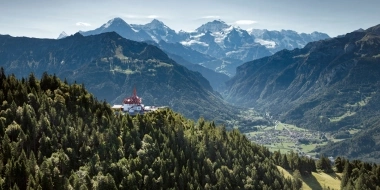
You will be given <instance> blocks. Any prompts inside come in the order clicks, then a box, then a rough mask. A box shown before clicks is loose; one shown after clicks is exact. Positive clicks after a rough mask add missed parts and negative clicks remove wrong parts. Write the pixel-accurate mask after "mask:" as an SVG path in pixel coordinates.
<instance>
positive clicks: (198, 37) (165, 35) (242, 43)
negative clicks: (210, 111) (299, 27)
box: [81, 19, 329, 76]
mask: <svg viewBox="0 0 380 190" xmlns="http://www.w3.org/2000/svg"><path fill="white" fill-rule="evenodd" d="M109 22H110V21H109ZM128 26H129V28H128V31H123V30H121V29H117V27H116V26H115V27H114V28H115V29H114V30H116V29H117V30H118V31H116V32H118V33H120V35H121V36H123V37H125V38H127V39H132V40H137V41H150V40H153V41H155V42H156V43H159V41H161V40H164V41H165V42H167V43H181V44H182V45H183V46H187V47H190V48H192V49H194V50H196V51H198V52H200V53H203V54H206V55H209V56H211V57H214V61H212V63H213V65H215V66H213V67H208V65H209V63H208V62H202V63H197V62H196V61H194V60H189V61H190V62H192V63H196V64H200V65H203V66H206V67H208V68H210V69H214V70H215V71H217V72H221V73H225V74H227V75H229V76H233V75H234V74H235V68H236V65H241V64H242V63H244V62H247V61H251V60H254V59H258V58H261V57H265V56H268V55H272V54H273V53H275V52H277V51H279V50H281V49H283V48H288V49H294V48H300V47H303V46H304V45H306V43H307V42H310V41H312V40H320V39H325V38H329V36H328V35H327V34H323V33H320V35H316V33H313V34H305V33H302V34H299V33H297V32H294V31H290V30H283V31H281V32H282V33H281V32H278V31H275V32H273V31H267V33H270V32H272V33H276V39H272V38H270V36H271V35H269V34H268V35H266V36H267V37H265V38H260V37H259V36H254V35H253V33H252V34H250V33H248V31H246V30H243V29H241V28H239V27H234V26H232V25H228V24H226V23H225V22H224V21H222V20H214V21H211V22H207V23H205V24H203V25H202V26H200V27H198V28H197V29H196V30H195V31H192V32H185V31H179V32H176V31H174V30H172V29H170V28H169V27H168V26H166V25H165V24H164V23H163V22H161V21H159V20H157V19H153V20H152V21H151V22H150V23H147V24H145V25H139V24H131V25H128ZM125 30H126V29H125ZM131 30H133V31H131ZM107 31H110V29H107ZM101 32H102V29H101V27H100V28H98V29H95V30H92V31H87V32H82V31H81V33H82V34H83V35H90V34H96V33H101ZM272 35H274V34H272ZM268 36H269V37H268ZM313 36H314V37H313ZM268 44H269V45H268ZM231 59H233V60H236V61H233V62H230V61H228V60H231Z"/></svg>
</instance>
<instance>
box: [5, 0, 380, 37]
mask: <svg viewBox="0 0 380 190" xmlns="http://www.w3.org/2000/svg"><path fill="white" fill-rule="evenodd" d="M379 7H380V1H379V0H313V1H312V0H233V1H231V0H191V1H190V0H160V1H158V0H0V34H3V35H4V34H9V35H11V36H27V37H36V38H57V37H58V36H59V34H60V33H61V32H62V31H65V32H66V33H67V34H69V35H71V34H74V33H76V32H78V31H79V30H82V31H87V30H93V29H95V28H98V27H100V26H101V25H102V24H104V23H106V22H107V21H108V20H111V19H112V18H115V17H120V18H122V19H124V20H125V21H126V22H127V23H128V24H146V23H149V22H150V21H151V20H153V19H158V20H160V21H162V22H164V23H165V25H167V26H168V27H170V28H171V29H173V30H176V31H179V30H184V31H193V30H195V29H196V28H198V27H199V26H201V25H202V24H205V23H207V22H210V21H213V20H219V19H220V20H222V21H224V22H226V23H227V24H230V25H234V26H238V27H240V28H242V29H268V30H281V29H286V30H294V31H297V32H304V33H311V32H314V31H318V32H324V33H327V34H328V35H330V36H331V37H335V36H337V35H341V34H346V33H348V32H352V31H354V30H357V29H359V28H363V29H367V28H369V27H371V26H375V25H377V24H380V13H379Z"/></svg>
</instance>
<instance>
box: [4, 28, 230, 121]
mask: <svg viewBox="0 0 380 190" xmlns="http://www.w3.org/2000/svg"><path fill="white" fill-rule="evenodd" d="M0 44H1V45H0V58H1V59H0V66H1V67H4V69H5V71H6V72H7V73H13V74H15V75H16V76H17V77H19V78H21V77H26V76H28V75H29V74H30V72H33V73H34V74H35V75H36V76H42V74H43V73H44V72H48V73H52V74H53V73H55V75H56V76H58V77H59V78H61V79H67V80H68V81H69V82H77V83H83V84H85V86H86V88H87V89H88V90H89V91H90V92H92V93H93V94H94V95H95V96H96V97H97V98H98V99H106V100H107V101H108V102H110V103H111V104H113V103H116V104H120V103H121V101H122V100H123V99H124V98H125V97H127V96H130V95H131V93H132V89H133V88H134V87H136V89H137V91H138V94H139V96H140V97H142V98H143V103H145V104H146V105H156V106H170V107H171V108H172V109H174V110H176V111H179V112H182V113H183V114H184V115H186V116H188V117H190V118H193V119H197V118H199V117H200V116H204V117H205V118H208V119H216V120H218V121H222V120H223V119H225V118H228V117H232V114H230V112H229V109H227V108H228V107H229V106H228V105H227V104H225V103H224V102H223V100H222V99H221V98H220V95H219V94H217V93H215V92H214V91H213V89H212V87H211V86H210V84H209V82H208V81H207V80H206V79H205V78H204V77H202V76H201V75H200V74H199V73H197V72H193V71H190V70H188V69H186V68H185V67H183V66H181V65H179V64H177V63H176V62H175V61H173V60H172V59H170V58H169V57H168V55H167V54H165V53H164V52H163V51H162V50H160V49H159V48H157V47H156V46H153V45H148V44H147V43H141V42H136V41H131V40H127V39H125V38H122V37H121V36H120V35H118V34H117V33H115V32H111V33H103V34H100V35H91V36H87V37H84V36H83V35H81V34H79V33H76V34H75V35H72V36H68V37H66V38H64V39H60V40H48V39H34V38H24V37H11V36H4V35H1V36H0Z"/></svg>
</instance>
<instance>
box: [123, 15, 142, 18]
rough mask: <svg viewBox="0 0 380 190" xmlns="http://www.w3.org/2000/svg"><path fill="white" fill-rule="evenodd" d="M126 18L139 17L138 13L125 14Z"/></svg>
mask: <svg viewBox="0 0 380 190" xmlns="http://www.w3.org/2000/svg"><path fill="white" fill-rule="evenodd" d="M124 17H125V18H139V16H138V15H124Z"/></svg>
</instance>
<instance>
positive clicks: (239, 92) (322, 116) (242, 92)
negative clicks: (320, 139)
mask: <svg viewBox="0 0 380 190" xmlns="http://www.w3.org/2000/svg"><path fill="white" fill-rule="evenodd" d="M379 47H380V25H378V26H375V27H372V28H369V29H367V30H365V31H357V32H352V33H348V34H346V35H344V36H342V37H337V38H333V39H329V40H324V41H318V42H312V43H309V44H308V45H306V47H305V48H303V49H295V50H292V51H289V50H283V51H280V52H278V53H276V54H274V55H273V56H270V57H266V58H262V59H259V60H255V61H252V62H248V63H245V64H244V65H242V66H240V67H239V68H238V71H237V75H236V76H235V77H234V78H232V79H231V80H230V81H228V82H227V83H228V84H227V88H228V89H229V93H228V98H227V99H228V100H229V101H231V102H234V103H236V104H239V105H245V106H254V107H255V108H258V109H261V110H265V111H267V112H270V113H271V115H274V116H275V117H276V118H278V119H280V120H282V121H284V122H288V123H293V124H297V125H298V126H301V127H305V128H310V129H317V130H326V131H338V130H349V129H351V128H356V129H359V130H363V132H362V134H361V135H364V136H366V135H367V136H368V135H371V134H370V132H369V131H368V130H369V129H370V128H372V127H375V128H376V129H378V123H379V121H380V119H379V117H378V116H379V114H380V112H379V109H380V104H379V103H380V91H379V89H380V83H379V82H378V81H380V75H379V74H378V71H379V70H380V65H379V62H380V48H379ZM371 139H375V140H374V141H373V142H375V143H379V142H380V140H379V138H377V137H373V138H372V137H371ZM353 140H354V139H353ZM345 143H346V146H349V145H350V144H351V143H347V142H345ZM330 147H331V146H330ZM374 148H375V147H373V146H371V147H370V148H369V149H367V150H366V151H365V153H366V154H368V153H370V152H371V150H373V151H377V150H375V149H374ZM355 151H356V153H354V152H352V153H349V154H350V155H351V156H353V155H354V156H358V154H357V153H358V152H357V151H359V150H358V149H355ZM346 153H348V152H346ZM335 155H336V154H335Z"/></svg>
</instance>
